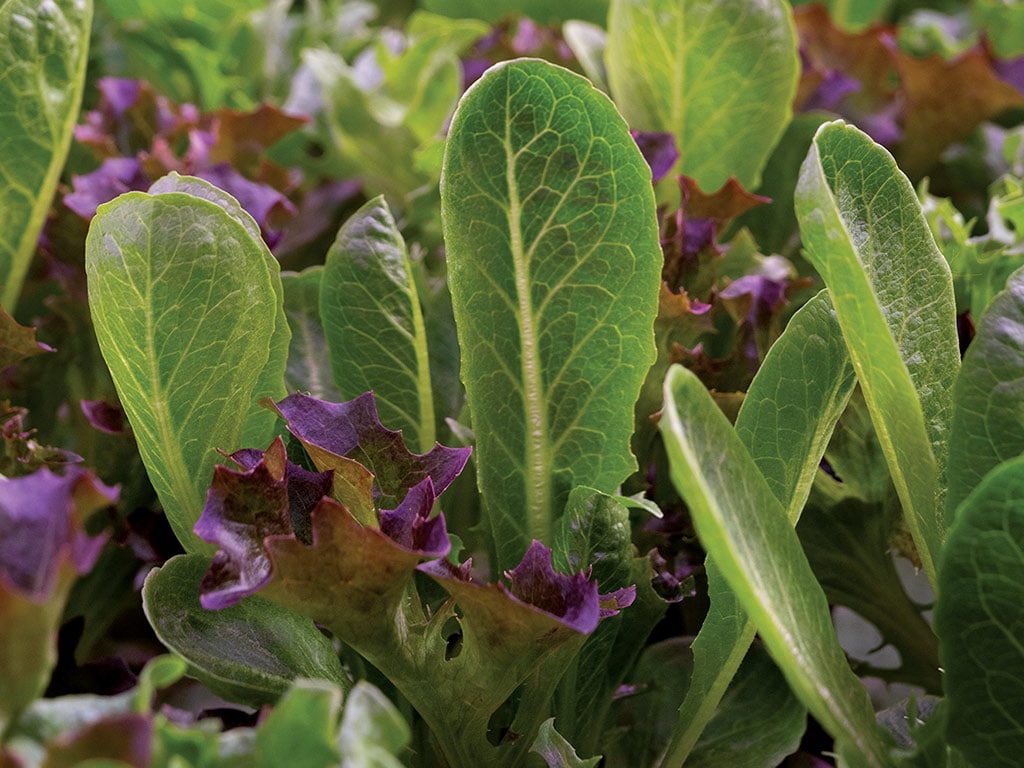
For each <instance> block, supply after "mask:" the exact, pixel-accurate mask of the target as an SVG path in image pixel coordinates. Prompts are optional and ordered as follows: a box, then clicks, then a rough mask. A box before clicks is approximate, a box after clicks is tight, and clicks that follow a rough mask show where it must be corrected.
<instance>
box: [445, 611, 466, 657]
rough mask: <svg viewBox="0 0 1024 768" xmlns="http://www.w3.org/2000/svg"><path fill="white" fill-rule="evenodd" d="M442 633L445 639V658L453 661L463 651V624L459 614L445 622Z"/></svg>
mask: <svg viewBox="0 0 1024 768" xmlns="http://www.w3.org/2000/svg"><path fill="white" fill-rule="evenodd" d="M441 635H442V637H444V641H445V649H444V660H445V661H451V660H452V659H454V658H455V657H456V656H458V655H459V654H460V653H462V624H460V623H459V619H458V617H457V616H452V617H451V618H450V619H448V621H446V622H445V623H444V626H443V627H442V628H441Z"/></svg>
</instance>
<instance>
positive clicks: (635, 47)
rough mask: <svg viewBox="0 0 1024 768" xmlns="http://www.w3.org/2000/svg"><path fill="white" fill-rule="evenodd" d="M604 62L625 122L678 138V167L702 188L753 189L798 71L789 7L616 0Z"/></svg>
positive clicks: (770, 1)
mask: <svg viewBox="0 0 1024 768" xmlns="http://www.w3.org/2000/svg"><path fill="white" fill-rule="evenodd" d="M606 61H607V67H608V79H609V83H610V85H611V88H612V93H613V94H614V95H615V102H616V104H617V105H618V106H619V108H620V109H621V110H622V114H623V115H624V116H625V118H626V120H627V121H629V123H630V125H631V126H632V127H634V128H637V129H639V130H644V131H671V132H672V133H674V134H675V135H676V140H677V144H678V146H679V149H680V152H681V153H682V160H681V163H680V165H679V169H680V170H679V172H680V173H684V174H686V175H687V176H691V177H693V178H695V179H697V181H698V182H699V183H700V186H701V188H702V189H708V190H711V189H718V188H719V187H720V186H722V185H723V184H724V183H725V182H726V181H728V179H729V177H730V176H736V178H737V179H739V181H740V183H742V184H743V186H744V187H746V188H747V189H753V188H755V187H756V186H757V184H758V181H759V179H760V175H761V169H762V168H763V166H764V164H765V162H767V159H768V155H769V153H770V152H771V150H772V148H773V147H774V146H775V144H776V142H777V141H778V140H779V138H780V137H781V136H782V132H783V130H784V129H785V127H786V125H787V123H788V122H789V118H790V115H791V110H790V106H789V105H790V104H791V102H792V100H793V95H794V94H795V93H796V83H797V77H798V74H799V70H800V67H799V62H798V59H797V47H796V32H795V29H794V26H793V20H792V16H791V13H790V10H789V8H788V6H787V5H786V4H785V3H783V2H776V0H761V1H759V2H747V1H746V0H715V2H679V1H678V0H656V2H649V0H613V1H612V3H611V9H610V14H609V18H608V47H607V50H606Z"/></svg>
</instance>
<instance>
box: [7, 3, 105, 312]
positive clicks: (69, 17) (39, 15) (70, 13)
mask: <svg viewBox="0 0 1024 768" xmlns="http://www.w3.org/2000/svg"><path fill="white" fill-rule="evenodd" d="M92 10H93V4H92V0H48V2H39V0H5V2H3V3H0V146H2V147H3V152H2V153H0V287H2V293H0V304H2V305H3V306H4V307H6V308H7V309H8V310H9V311H12V312H13V311H14V305H15V304H16V303H17V301H18V294H19V293H20V292H21V286H22V283H23V282H24V280H25V273H26V272H27V271H28V265H29V262H30V261H31V260H32V256H33V254H34V253H35V250H36V240H37V238H38V237H39V230H40V229H42V226H43V222H44V220H45V219H46V213H47V211H48V210H49V209H50V202H51V201H52V199H53V193H54V191H55V190H56V189H57V181H58V180H59V178H60V172H61V169H62V168H63V167H64V160H65V158H66V157H67V152H68V147H69V146H70V145H71V131H72V129H73V128H74V126H75V122H76V120H77V118H78V108H79V104H80V103H81V100H82V86H83V83H84V82H85V66H86V60H87V58H88V53H89V30H90V26H91V23H92Z"/></svg>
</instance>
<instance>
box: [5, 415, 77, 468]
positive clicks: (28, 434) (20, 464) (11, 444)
mask: <svg viewBox="0 0 1024 768" xmlns="http://www.w3.org/2000/svg"><path fill="white" fill-rule="evenodd" d="M27 416H28V409H26V408H19V407H16V406H12V405H10V404H9V403H8V402H7V401H6V400H0V476H2V477H6V478H12V477H24V476H26V475H31V474H32V473H34V472H35V471H36V470H37V469H39V468H40V467H50V468H52V469H55V470H58V471H60V470H63V469H64V467H66V466H67V465H69V464H78V463H80V462H81V461H82V457H81V456H79V455H78V454H77V453H72V452H71V451H66V450H64V449H63V448H53V447H51V446H48V445H40V444H39V443H38V442H36V440H35V438H34V437H33V435H34V434H35V430H34V429H27V428H26V427H25V419H26V417H27Z"/></svg>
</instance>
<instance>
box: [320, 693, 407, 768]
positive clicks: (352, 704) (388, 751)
mask: <svg viewBox="0 0 1024 768" xmlns="http://www.w3.org/2000/svg"><path fill="white" fill-rule="evenodd" d="M410 738H411V733H410V731H409V726H408V724H407V723H406V722H405V720H403V719H402V715H401V714H400V713H399V711H398V710H397V709H396V708H395V705H394V704H392V703H391V701H390V700H389V699H388V697H387V696H385V695H384V694H383V693H381V692H380V691H379V690H378V689H377V688H374V687H373V686H372V685H370V684H369V683H368V682H366V681H365V680H360V681H359V682H358V683H356V685H355V687H354V688H353V689H352V692H351V693H350V694H349V696H348V700H347V701H346V702H345V713H344V715H342V718H341V730H340V732H339V733H338V744H339V747H340V749H341V756H342V766H343V768H401V766H402V765H403V763H402V762H401V761H400V760H399V759H398V757H397V755H399V754H400V753H401V752H402V750H404V749H405V747H406V746H407V745H408V744H409V741H410Z"/></svg>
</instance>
